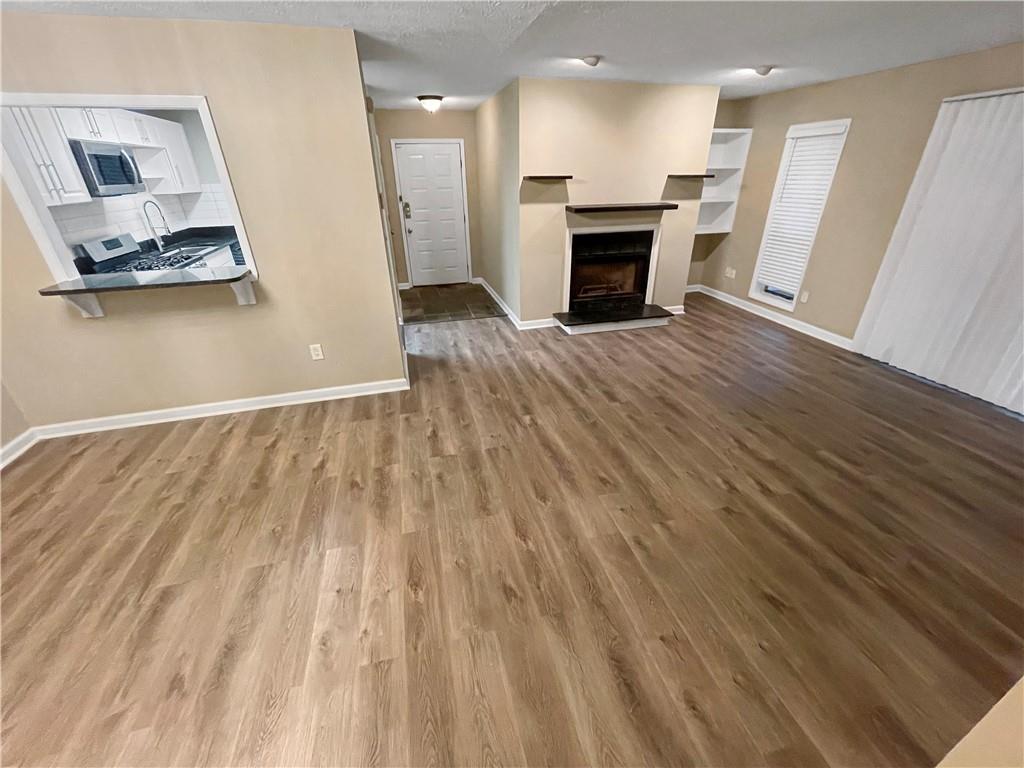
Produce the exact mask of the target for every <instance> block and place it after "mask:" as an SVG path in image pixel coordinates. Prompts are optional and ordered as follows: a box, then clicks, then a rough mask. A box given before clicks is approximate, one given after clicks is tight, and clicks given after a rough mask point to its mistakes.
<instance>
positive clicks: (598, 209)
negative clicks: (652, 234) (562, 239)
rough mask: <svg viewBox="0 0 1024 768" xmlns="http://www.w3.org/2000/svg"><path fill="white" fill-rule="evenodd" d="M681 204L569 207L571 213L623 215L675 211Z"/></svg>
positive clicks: (596, 204) (610, 204)
mask: <svg viewBox="0 0 1024 768" xmlns="http://www.w3.org/2000/svg"><path fill="white" fill-rule="evenodd" d="M678 207H679V203H666V202H660V201H659V202H656V203H590V204H586V205H567V206H565V210H567V211H568V212H569V213H622V212H624V211H674V210H675V209H676V208H678Z"/></svg>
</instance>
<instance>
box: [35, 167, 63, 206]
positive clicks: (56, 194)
mask: <svg viewBox="0 0 1024 768" xmlns="http://www.w3.org/2000/svg"><path fill="white" fill-rule="evenodd" d="M39 169H40V170H41V171H42V172H43V175H44V176H45V177H46V184H47V186H48V187H49V188H50V192H52V193H53V195H54V197H56V198H57V199H58V200H59V199H60V189H59V188H58V186H57V182H56V180H54V178H53V177H52V176H50V165H49V164H47V163H43V164H42V165H40V166H39Z"/></svg>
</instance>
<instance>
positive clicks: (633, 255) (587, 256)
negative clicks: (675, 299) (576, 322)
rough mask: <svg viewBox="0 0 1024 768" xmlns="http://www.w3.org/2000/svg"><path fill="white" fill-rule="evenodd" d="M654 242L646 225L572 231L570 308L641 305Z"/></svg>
mask: <svg viewBox="0 0 1024 768" xmlns="http://www.w3.org/2000/svg"><path fill="white" fill-rule="evenodd" d="M653 245H654V232H653V230H649V229H646V230H634V231H630V232H593V233H586V234H575V235H573V238H572V263H571V266H570V276H569V311H570V312H600V311H606V310H612V311H614V310H622V309H626V308H628V307H635V308H637V309H639V308H641V307H643V305H644V301H645V299H646V297H647V277H648V272H649V270H650V266H651V248H652V246H653Z"/></svg>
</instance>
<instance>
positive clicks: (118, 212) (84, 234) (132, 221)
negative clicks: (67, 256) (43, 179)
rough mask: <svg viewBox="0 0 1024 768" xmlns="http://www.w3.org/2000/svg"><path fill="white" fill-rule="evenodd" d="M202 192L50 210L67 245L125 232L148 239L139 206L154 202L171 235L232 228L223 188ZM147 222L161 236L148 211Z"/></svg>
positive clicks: (214, 186)
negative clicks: (189, 231) (181, 231)
mask: <svg viewBox="0 0 1024 768" xmlns="http://www.w3.org/2000/svg"><path fill="white" fill-rule="evenodd" d="M202 187H203V191H202V192H194V193H190V194H187V195H151V194H149V193H148V192H141V193H139V194H137V195H119V196H117V197H101V198H97V199H95V200H93V201H92V202H89V203H76V204H74V205H56V206H53V207H51V208H50V211H51V213H52V214H53V219H54V221H55V222H56V223H57V228H58V229H59V230H60V232H61V234H62V235H63V236H64V242H65V243H67V244H68V245H74V244H75V243H83V242H85V241H87V240H95V239H97V238H99V237H106V236H109V235H114V234H118V233H121V232H129V233H131V235H132V236H133V237H134V238H135V239H136V240H139V241H141V240H145V239H147V238H150V237H152V236H153V235H152V232H151V231H150V229H149V227H148V226H147V224H146V219H145V216H144V215H143V213H142V206H143V205H144V204H145V202H146V201H147V200H155V201H156V203H157V204H158V205H159V206H160V209H161V210H162V211H163V212H164V217H165V218H166V219H167V225H168V226H169V227H170V228H171V231H172V232H177V231H179V230H182V229H188V228H189V227H219V226H225V227H230V226H233V224H234V218H233V217H232V215H231V209H230V208H229V207H228V202H227V196H226V193H225V192H224V188H223V187H222V186H221V185H220V184H218V183H213V184H208V183H204V184H203V185H202ZM150 218H151V219H152V220H153V223H154V224H156V226H157V228H158V231H159V232H160V233H161V234H163V229H162V227H161V225H162V223H163V222H162V221H161V220H160V217H159V216H158V215H157V213H156V212H155V211H153V210H152V208H150Z"/></svg>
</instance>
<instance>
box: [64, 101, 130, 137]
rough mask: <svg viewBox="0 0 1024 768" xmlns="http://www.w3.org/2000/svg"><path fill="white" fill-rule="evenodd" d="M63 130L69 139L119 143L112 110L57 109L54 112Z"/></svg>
mask: <svg viewBox="0 0 1024 768" xmlns="http://www.w3.org/2000/svg"><path fill="white" fill-rule="evenodd" d="M52 111H53V113H54V114H55V115H56V117H57V121H58V123H59V124H60V127H61V130H62V131H63V133H64V135H65V136H67V137H68V138H69V139H82V140H83V141H111V142H117V140H118V138H117V127H116V125H115V124H114V116H113V114H112V113H113V112H114V111H115V110H111V109H103V108H98V109H93V108H92V107H57V108H55V109H53V110H52Z"/></svg>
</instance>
